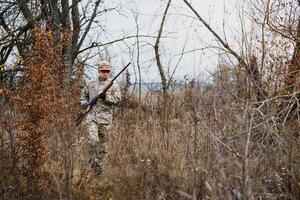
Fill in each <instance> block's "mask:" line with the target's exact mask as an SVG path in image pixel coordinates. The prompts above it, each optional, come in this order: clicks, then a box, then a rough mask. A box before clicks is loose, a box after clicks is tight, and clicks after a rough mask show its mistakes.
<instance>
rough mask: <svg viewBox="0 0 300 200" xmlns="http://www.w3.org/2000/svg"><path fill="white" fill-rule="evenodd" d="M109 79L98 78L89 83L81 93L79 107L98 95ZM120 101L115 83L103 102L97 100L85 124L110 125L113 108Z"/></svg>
mask: <svg viewBox="0 0 300 200" xmlns="http://www.w3.org/2000/svg"><path fill="white" fill-rule="evenodd" d="M110 80H111V79H107V80H101V79H100V78H98V79H96V80H93V81H90V82H88V83H87V85H86V86H85V87H84V88H83V89H82V91H81V97H80V103H81V106H83V105H85V104H87V103H88V102H89V101H91V100H92V99H93V98H94V97H95V96H96V95H98V94H100V92H101V91H102V90H103V88H104V87H105V86H106V85H107V84H108V83H109V82H110ZM120 99H121V91H120V87H119V86H118V84H117V83H116V82H114V84H113V85H112V86H111V87H110V88H109V90H108V91H107V92H106V98H105V100H104V101H102V100H101V99H98V101H97V103H96V105H95V106H94V107H93V108H92V110H91V111H90V112H89V114H88V116H87V122H89V121H91V120H92V121H95V122H97V123H100V124H110V123H111V122H112V113H113V106H114V104H116V103H117V102H118V101H120Z"/></svg>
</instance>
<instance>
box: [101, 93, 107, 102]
mask: <svg viewBox="0 0 300 200" xmlns="http://www.w3.org/2000/svg"><path fill="white" fill-rule="evenodd" d="M99 98H100V99H102V100H103V101H104V100H105V98H106V93H104V92H101V93H100V94H99Z"/></svg>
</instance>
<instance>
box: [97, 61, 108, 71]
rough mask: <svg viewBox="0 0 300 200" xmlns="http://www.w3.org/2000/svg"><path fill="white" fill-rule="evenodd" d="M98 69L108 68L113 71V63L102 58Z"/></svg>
mask: <svg viewBox="0 0 300 200" xmlns="http://www.w3.org/2000/svg"><path fill="white" fill-rule="evenodd" d="M98 70H99V71H101V70H108V71H111V64H110V63H109V62H108V61H106V60H101V61H100V62H99V64H98Z"/></svg>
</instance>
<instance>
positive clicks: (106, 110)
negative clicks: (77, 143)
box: [80, 60, 121, 176]
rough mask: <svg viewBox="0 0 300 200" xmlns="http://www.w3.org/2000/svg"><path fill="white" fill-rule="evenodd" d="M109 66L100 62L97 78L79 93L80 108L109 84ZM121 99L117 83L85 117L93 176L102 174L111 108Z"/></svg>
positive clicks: (102, 94) (84, 106)
mask: <svg viewBox="0 0 300 200" xmlns="http://www.w3.org/2000/svg"><path fill="white" fill-rule="evenodd" d="M111 68H112V67H111V64H110V63H109V62H108V61H105V60H103V61H100V63H99V64H98V72H99V77H98V78H97V79H96V80H93V81H90V82H89V83H88V84H87V85H86V86H85V87H84V88H83V90H82V91H81V98H80V102H81V106H82V108H86V107H87V104H88V102H89V101H90V100H91V99H93V98H94V97H95V96H96V95H98V94H100V93H101V92H102V90H103V88H104V87H105V86H106V85H107V84H108V83H109V82H110V78H109V76H110V72H111ZM120 99H121V91H120V88H119V86H118V85H117V83H115V82H114V84H113V85H112V86H111V88H110V89H109V90H108V91H107V93H106V94H105V93H101V94H100V98H99V99H98V101H97V103H96V105H95V106H94V107H93V108H92V110H91V112H90V113H89V114H88V116H87V118H86V119H87V125H88V150H89V161H90V164H91V168H92V169H93V170H94V173H95V175H97V176H98V175H101V174H102V173H103V159H104V157H105V155H106V153H107V147H106V146H107V144H106V143H107V136H108V135H107V134H108V130H109V127H110V125H111V123H112V112H113V110H112V109H113V106H114V104H116V103H117V102H118V101H119V100H120Z"/></svg>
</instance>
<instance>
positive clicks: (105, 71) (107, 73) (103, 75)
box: [99, 70, 110, 79]
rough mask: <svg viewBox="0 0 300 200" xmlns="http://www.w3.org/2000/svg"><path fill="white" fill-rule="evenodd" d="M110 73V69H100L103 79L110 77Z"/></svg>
mask: <svg viewBox="0 0 300 200" xmlns="http://www.w3.org/2000/svg"><path fill="white" fill-rule="evenodd" d="M109 74H110V71H109V70H100V71H99V76H100V78H102V79H108V77H109Z"/></svg>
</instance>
